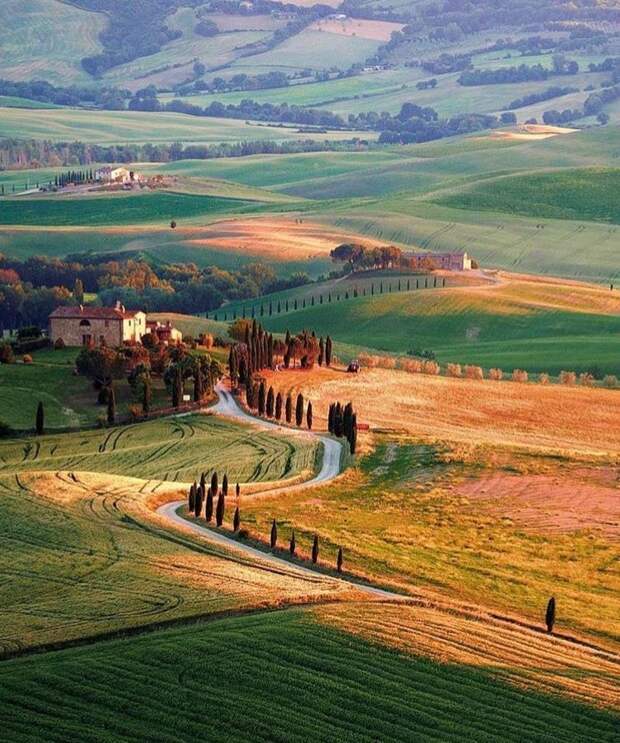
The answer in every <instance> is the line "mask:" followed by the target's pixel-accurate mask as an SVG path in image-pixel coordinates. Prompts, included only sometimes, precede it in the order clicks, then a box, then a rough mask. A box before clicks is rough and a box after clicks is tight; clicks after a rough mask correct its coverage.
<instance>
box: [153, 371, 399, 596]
mask: <svg viewBox="0 0 620 743" xmlns="http://www.w3.org/2000/svg"><path fill="white" fill-rule="evenodd" d="M215 391H216V392H217V396H218V402H217V404H216V405H215V406H214V407H213V408H211V410H213V411H214V412H216V413H217V414H218V415H221V416H223V417H226V418H233V419H235V420H241V421H243V422H244V423H250V424H252V425H254V426H257V427H259V428H263V429H270V430H276V431H279V432H281V433H282V434H285V435H287V436H290V435H291V434H293V435H296V436H313V437H315V438H317V439H318V440H319V441H320V442H321V444H322V447H323V459H322V463H321V468H320V470H319V472H318V473H317V474H316V475H315V476H314V477H313V478H312V479H310V480H306V481H304V482H301V483H297V484H294V485H290V486H288V487H287V492H290V491H292V490H302V489H304V488H309V487H313V486H314V485H319V484H320V483H324V482H328V481H329V480H333V479H334V478H335V477H337V476H338V475H339V474H340V460H341V456H342V444H341V443H340V442H339V441H335V440H334V439H331V438H329V437H327V436H321V434H317V433H312V432H310V431H304V432H301V431H294V430H292V429H290V428H286V427H284V426H280V425H278V424H277V423H272V422H271V421H266V420H263V419H259V418H254V417H253V416H251V415H249V414H248V413H246V412H245V411H244V410H242V409H241V408H240V407H239V405H237V402H236V401H235V399H234V397H233V396H232V395H231V394H230V392H229V391H228V390H227V389H226V388H225V387H224V385H222V384H218V385H217V387H216V390H215ZM277 493H278V489H273V488H272V489H270V490H265V491H261V492H260V493H253V494H252V495H253V497H256V496H257V495H261V496H265V495H271V494H277ZM184 505H185V501H182V500H179V501H173V502H171V503H165V504H164V505H163V506H160V507H159V508H158V509H157V513H158V514H159V515H161V516H163V517H164V518H166V519H167V520H168V521H170V522H172V523H173V524H174V525H175V526H177V527H179V528H181V529H183V530H185V531H188V532H193V533H194V534H200V536H201V537H203V538H205V539H206V540H207V541H209V542H211V543H212V544H215V545H218V546H220V547H226V548H227V549H229V550H233V551H235V552H239V553H242V554H244V555H246V556H249V557H251V558H253V559H255V560H261V561H262V562H267V563H269V564H271V565H277V566H278V567H285V568H286V569H287V570H290V571H293V572H295V573H297V574H299V575H303V576H304V577H305V578H308V577H310V576H311V577H312V578H313V579H316V580H324V581H326V582H327V583H332V584H333V582H334V581H338V582H340V583H347V584H349V585H351V586H354V587H355V588H356V589H358V590H360V591H362V592H363V593H367V594H370V595H372V596H373V597H377V598H384V599H391V600H398V601H408V600H412V599H411V597H407V596H403V595H401V594H399V593H393V592H391V591H386V590H383V589H381V588H375V587H374V586H370V585H368V584H365V583H357V582H356V581H353V580H351V581H349V580H346V579H345V578H335V577H331V576H327V575H324V574H322V573H320V572H318V571H316V570H312V569H311V568H308V567H304V566H303V565H296V564H293V563H291V562H289V561H288V560H283V559H282V558H280V557H277V556H276V555H273V554H271V553H268V552H262V551H261V550H259V549H256V548H255V547H251V546H250V545H249V544H244V543H243V542H238V541H237V540H235V539H231V538H230V537H227V536H226V535H225V534H222V533H221V532H217V531H215V530H213V529H210V528H209V527H207V526H203V525H202V524H200V523H198V522H195V521H188V520H187V519H184V518H183V517H182V516H180V515H179V513H178V511H179V509H180V508H181V507H182V506H184Z"/></svg>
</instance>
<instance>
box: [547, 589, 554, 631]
mask: <svg viewBox="0 0 620 743" xmlns="http://www.w3.org/2000/svg"><path fill="white" fill-rule="evenodd" d="M545 624H546V625H547V632H549V634H551V632H553V625H554V624H555V598H554V597H553V596H552V597H551V598H550V599H549V602H548V604H547V611H546V612H545Z"/></svg>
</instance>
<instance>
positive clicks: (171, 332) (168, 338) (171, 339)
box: [146, 320, 183, 345]
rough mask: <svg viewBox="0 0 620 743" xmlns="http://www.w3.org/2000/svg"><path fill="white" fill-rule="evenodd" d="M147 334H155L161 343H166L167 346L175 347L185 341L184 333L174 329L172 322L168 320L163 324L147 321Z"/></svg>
mask: <svg viewBox="0 0 620 743" xmlns="http://www.w3.org/2000/svg"><path fill="white" fill-rule="evenodd" d="M146 332H147V333H153V334H154V335H156V336H157V340H158V341H159V342H160V343H165V344H166V345H175V344H177V343H180V342H181V341H182V340H183V333H181V331H180V330H177V328H175V327H173V326H172V323H171V322H170V320H166V322H163V323H162V322H159V321H157V320H147V322H146Z"/></svg>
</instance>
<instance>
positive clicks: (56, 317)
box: [49, 302, 182, 347]
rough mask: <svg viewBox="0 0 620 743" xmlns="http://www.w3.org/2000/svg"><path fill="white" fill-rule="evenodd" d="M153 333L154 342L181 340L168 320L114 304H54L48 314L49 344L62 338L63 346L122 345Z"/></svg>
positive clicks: (175, 341) (177, 341)
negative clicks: (160, 319) (68, 305)
mask: <svg viewBox="0 0 620 743" xmlns="http://www.w3.org/2000/svg"><path fill="white" fill-rule="evenodd" d="M147 333H153V334H154V335H156V336H157V340H158V342H161V343H166V344H170V345H172V344H176V343H179V342H180V341H181V340H182V334H181V332H180V331H179V330H177V329H176V328H173V327H172V324H171V323H170V322H167V323H160V322H156V321H147V317H146V314H145V313H144V312H141V311H139V310H138V311H136V310H126V309H125V307H124V306H123V305H122V304H120V302H117V303H116V306H115V307H84V306H83V305H79V306H77V307H57V308H56V309H55V310H54V311H53V312H52V314H51V315H50V316H49V337H50V339H51V341H52V343H56V342H57V341H58V340H62V342H63V343H64V345H65V346H92V345H101V344H105V345H106V346H113V347H116V346H122V345H123V343H140V342H141V340H142V336H144V335H146V334H147Z"/></svg>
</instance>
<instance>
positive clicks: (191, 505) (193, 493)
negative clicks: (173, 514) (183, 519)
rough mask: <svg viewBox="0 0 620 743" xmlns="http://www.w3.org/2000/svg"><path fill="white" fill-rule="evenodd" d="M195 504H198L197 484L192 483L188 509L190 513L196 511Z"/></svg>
mask: <svg viewBox="0 0 620 743" xmlns="http://www.w3.org/2000/svg"><path fill="white" fill-rule="evenodd" d="M195 503H196V483H192V485H191V486H190V489H189V497H188V501H187V508H188V510H189V511H190V512H192V511H193V510H194V504H195Z"/></svg>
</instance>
